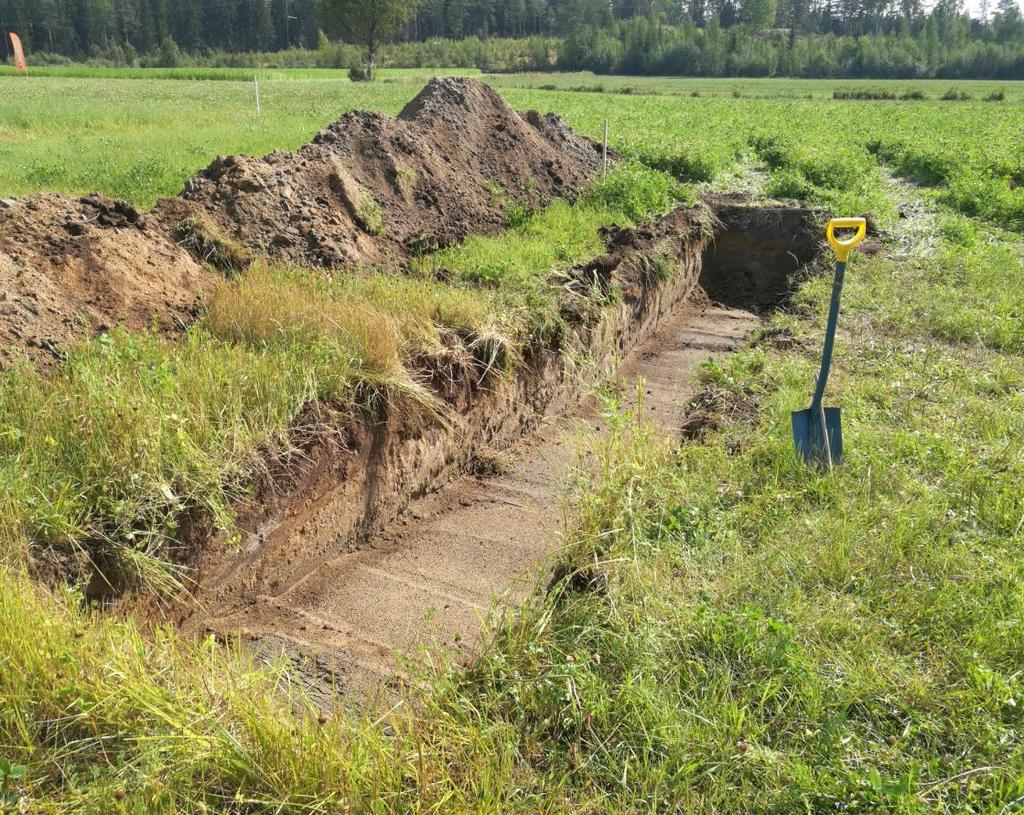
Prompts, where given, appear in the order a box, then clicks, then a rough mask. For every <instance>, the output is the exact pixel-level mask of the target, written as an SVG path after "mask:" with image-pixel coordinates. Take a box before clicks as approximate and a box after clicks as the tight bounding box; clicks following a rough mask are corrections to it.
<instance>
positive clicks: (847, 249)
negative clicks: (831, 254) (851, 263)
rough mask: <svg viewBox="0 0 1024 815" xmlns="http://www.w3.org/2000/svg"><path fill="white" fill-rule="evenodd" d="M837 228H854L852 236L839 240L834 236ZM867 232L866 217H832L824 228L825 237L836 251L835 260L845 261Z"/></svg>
mask: <svg viewBox="0 0 1024 815" xmlns="http://www.w3.org/2000/svg"><path fill="white" fill-rule="evenodd" d="M837 229H856V230H857V231H856V233H854V235H853V237H850V238H846V239H845V240H840V239H839V238H837V237H836V230H837ZM867 234H868V222H867V219H866V218H833V219H832V220H831V221H829V222H828V229H826V230H825V237H827V238H828V242H829V243H830V244H831V245H832V248H833V249H834V250H835V253H836V260H838V261H839V262H840V263H846V261H847V260H849V259H850V253H851V252H852V251H853V250H854V249H855V248H856V247H857V244H859V243H860V242H861V241H862V240H864V237H865V236H866V235H867Z"/></svg>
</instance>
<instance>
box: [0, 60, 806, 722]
mask: <svg viewBox="0 0 1024 815" xmlns="http://www.w3.org/2000/svg"><path fill="white" fill-rule="evenodd" d="M602 163H603V162H602V157H601V149H600V146H599V145H597V144H595V143H594V142H592V141H589V140H587V139H585V138H582V137H579V136H577V135H576V134H574V133H573V132H572V131H571V130H570V129H569V128H568V127H567V126H565V125H564V124H563V123H562V122H561V121H560V120H559V119H558V118H557V117H556V116H553V115H550V114H549V115H546V116H540V115H538V114H536V113H527V114H519V113H516V112H515V111H513V110H512V109H511V108H509V107H508V105H507V104H506V103H505V102H504V100H503V99H502V98H501V97H500V96H499V95H498V94H497V93H495V92H494V91H493V90H492V89H490V88H488V87H486V86H485V85H482V84H481V83H479V82H476V81H474V80H468V79H453V78H439V79H435V80H433V81H431V82H430V84H428V85H427V87H425V88H424V89H423V91H422V92H421V93H420V94H419V95H418V96H417V97H416V98H415V99H414V100H413V101H412V102H410V104H409V105H408V106H407V107H406V108H405V110H403V111H402V113H401V114H399V116H398V117H396V118H391V117H387V116H383V115H381V114H376V113H360V112H352V113H348V114H345V115H344V116H342V117H341V118H340V119H339V120H338V121H337V122H335V123H334V124H332V125H330V126H329V127H327V128H325V129H324V130H322V131H321V132H320V133H319V134H317V136H316V137H315V138H314V139H313V140H312V141H311V142H310V143H309V144H307V145H305V146H304V147H302V148H301V149H300V150H298V151H296V152H295V153H272V154H270V155H268V156H264V157H263V158H251V157H246V156H235V157H229V158H218V159H217V160H216V161H214V162H213V163H212V164H211V165H210V166H209V167H208V168H207V169H206V170H204V171H203V172H202V173H200V174H199V175H197V176H196V177H195V178H193V179H191V180H190V181H189V182H188V183H187V184H186V186H185V189H184V190H183V192H182V193H181V195H179V196H177V197H175V198H171V199H164V200H163V201H161V202H159V203H158V204H157V206H156V207H155V208H154V209H153V210H152V211H151V212H149V213H144V214H143V213H138V212H135V211H134V210H133V209H132V208H131V207H129V206H128V205H126V204H124V203H122V202H116V201H110V200H107V199H103V198H101V197H98V196H89V197H86V198H81V199H69V198H65V197H62V196H56V195H38V196H32V197H29V198H26V199H11V200H0V367H2V366H4V365H5V364H6V363H7V362H9V361H11V360H14V359H16V358H19V357H25V356H27V357H28V358H29V359H31V360H33V361H34V362H35V363H36V364H37V365H40V366H42V367H46V366H49V365H53V364H56V363H57V362H58V361H59V360H60V359H61V357H62V356H63V354H65V353H66V351H67V349H68V348H70V347H72V346H73V345H74V343H76V342H78V341H79V340H80V339H81V338H82V337H84V336H94V335H96V334H99V333H102V332H104V331H108V330H110V329H111V328H112V327H114V326H116V325H123V326H125V327H127V328H129V329H133V330H145V329H147V328H150V327H154V326H155V327H156V328H157V329H158V330H160V331H161V332H162V333H164V334H166V335H167V336H168V337H169V338H171V339H174V338H176V337H178V336H180V334H181V332H182V330H184V328H186V327H187V326H188V324H189V323H190V322H191V321H192V319H193V318H194V316H195V314H196V313H197V311H198V310H199V309H200V308H201V306H202V303H203V302H204V299H205V298H206V297H207V296H208V295H209V293H210V292H211V291H213V290H214V289H215V288H216V287H217V286H218V285H220V283H221V282H222V281H223V273H231V272H233V271H236V270H239V269H242V268H245V267H246V266H247V265H248V263H249V262H250V261H252V260H253V259H254V258H257V257H267V258H269V259H270V260H271V261H276V262H282V263H290V264H300V265H305V266H315V267H324V268H325V269H340V268H347V267H350V266H353V265H356V266H358V265H359V264H373V265H378V266H388V267H394V268H400V267H402V266H403V265H404V264H405V263H406V262H407V261H408V259H409V258H410V257H412V256H414V255H419V254H421V253H422V252H423V251H428V250H430V249H432V248H436V247H441V246H446V245H451V244H454V243H458V242H460V241H462V240H463V239H465V238H466V237H467V236H468V235H470V234H494V233H496V232H499V231H501V230H502V229H504V228H505V227H507V226H508V220H509V211H510V205H511V204H515V205H516V206H518V207H519V208H521V209H537V208H540V207H543V206H546V205H547V204H548V203H550V202H551V201H553V200H555V199H559V198H571V197H572V196H573V194H574V193H575V192H576V191H578V190H580V189H583V188H585V186H586V185H587V184H588V183H589V182H590V181H592V180H593V179H594V177H595V176H596V175H597V174H598V173H599V172H600V168H601V166H602ZM822 221H823V218H822V217H821V216H820V215H818V214H815V213H812V212H808V211H806V210H802V209H796V208H786V207H769V208H757V207H752V206H747V205H744V204H743V203H742V202H741V201H739V200H736V199H730V198H722V197H719V198H714V199H708V201H707V202H706V205H705V206H701V207H694V208H681V209H678V210H676V211H674V212H672V213H670V214H669V215H666V216H665V217H663V218H661V219H659V220H657V221H655V222H653V223H650V224H647V225H644V226H641V227H638V228H636V229H619V228H609V229H607V230H605V231H604V238H605V243H606V252H605V253H604V254H603V255H602V256H600V257H597V258H594V259H593V260H592V261H591V262H589V263H584V264H580V265H579V266H578V267H575V268H573V269H571V270H569V272H568V275H567V276H565V277H560V278H559V280H558V281H557V283H558V285H559V286H560V291H561V292H562V294H561V303H560V305H561V311H562V317H563V321H564V323H565V325H566V326H567V329H566V331H565V336H562V337H560V338H559V339H558V340H557V341H554V340H552V341H551V343H552V344H548V345H536V346H534V347H532V348H529V349H527V350H526V353H525V355H524V359H523V362H522V364H521V365H519V366H518V368H517V369H516V370H515V371H514V372H513V373H510V374H508V375H505V376H498V375H496V374H494V372H493V370H492V365H491V363H490V362H489V361H485V360H477V359H474V358H473V355H472V354H471V353H467V352H466V348H464V347H462V346H460V348H461V352H456V353H454V357H455V358H454V359H452V360H446V361H445V362H444V364H445V368H444V370H431V369H430V365H431V364H437V361H436V360H435V361H433V362H431V361H430V360H427V361H425V362H424V364H423V366H421V367H424V370H419V371H417V374H418V375H420V378H421V379H422V380H423V381H424V382H425V384H426V385H427V386H428V387H431V388H433V389H434V391H435V393H436V395H437V396H438V398H439V399H440V400H441V401H443V402H444V403H445V404H446V406H447V408H448V413H449V415H448V417H447V421H445V422H438V421H437V419H436V417H434V416H425V415H422V414H412V415H410V414H409V413H407V412H402V411H400V410H394V409H392V408H391V407H390V406H388V405H379V406H378V407H377V408H375V412H373V413H368V412H367V411H365V410H364V411H362V412H354V411H353V410H352V406H351V405H344V406H339V405H332V404H320V403H318V404H311V405H309V406H307V409H306V411H305V413H304V414H303V415H302V416H300V417H299V418H298V419H297V420H296V421H295V424H294V428H293V438H292V441H293V444H294V446H295V450H296V452H295V453H294V454H293V455H291V456H289V457H288V458H286V459H285V460H278V459H275V460H274V461H273V462H272V463H268V465H267V467H268V469H267V471H266V472H264V473H262V475H260V476H259V479H258V481H257V483H255V484H254V485H253V490H252V498H251V499H250V500H249V502H248V503H247V504H246V505H243V506H239V507H237V508H236V509H237V513H238V525H237V529H236V530H235V532H233V533H232V535H231V536H230V538H229V537H227V536H226V535H224V534H222V533H219V532H217V531H216V530H215V528H214V525H213V522H212V519H211V518H209V517H207V516H206V515H204V514H203V513H202V512H199V511H196V512H194V513H192V514H191V515H189V516H187V517H184V518H181V519H180V523H179V524H178V525H177V533H176V534H177V535H178V539H177V546H178V549H177V551H173V552H169V553H168V554H169V555H170V556H172V557H176V558H177V559H179V560H181V561H184V562H185V563H187V564H188V565H189V566H191V567H193V568H192V570H191V572H190V574H192V575H193V576H194V578H195V586H194V589H193V591H192V592H191V593H190V595H189V597H188V598H187V600H183V601H182V602H181V603H180V604H176V605H175V606H174V607H173V608H172V609H171V610H170V611H169V610H168V609H167V608H165V607H163V606H161V607H160V608H159V609H151V608H145V607H144V606H145V604H146V603H147V602H149V601H147V600H145V599H142V600H135V601H134V602H136V603H138V604H140V607H139V608H137V610H138V611H140V612H144V613H145V612H150V611H151V612H153V613H154V614H161V615H165V616H170V617H171V618H172V619H174V620H175V621H176V622H178V623H179V624H180V625H181V626H182V627H183V628H184V629H185V630H191V631H210V632H214V633H216V634H218V635H221V636H225V637H229V636H235V635H241V636H242V637H244V638H246V639H248V640H249V641H251V642H253V643H256V644H257V645H258V647H259V649H261V650H262V651H264V652H268V653H271V652H278V651H280V650H282V649H283V650H285V651H286V652H288V653H290V654H292V655H293V656H294V658H295V659H296V662H297V664H299V665H300V666H302V667H303V670H302V671H301V675H303V676H304V677H306V678H307V679H308V680H309V683H310V687H311V689H312V690H313V691H314V692H315V693H317V694H321V695H322V696H323V698H324V701H325V703H329V702H330V700H331V699H332V698H333V693H334V688H335V687H336V686H337V685H341V686H344V687H345V688H347V689H349V690H351V691H355V692H358V693H361V694H365V693H372V690H373V689H374V688H376V687H379V686H380V685H381V681H382V680H389V679H391V678H393V677H394V676H395V656H396V654H406V655H408V654H411V653H414V652H416V651H417V649H418V648H419V646H420V645H422V644H428V645H429V644H433V645H436V646H440V647H443V648H452V649H455V650H456V651H457V652H459V653H461V654H468V653H470V652H471V651H472V649H473V647H474V645H475V643H476V642H477V640H478V636H479V633H480V630H481V626H480V616H481V615H482V614H483V613H484V611H485V610H486V609H487V608H488V607H489V606H490V605H491V603H492V601H493V600H494V598H496V597H506V598H512V599H513V600H514V599H515V598H516V597H517V596H519V595H520V593H521V592H522V591H524V590H526V589H527V588H528V587H529V586H532V585H534V584H535V577H536V573H535V569H536V567H537V564H539V563H540V562H542V561H543V560H544V559H545V558H547V557H548V556H550V555H551V554H552V553H553V552H554V551H556V550H557V546H558V534H559V527H560V521H561V514H560V509H559V506H560V502H559V499H560V496H561V494H562V485H563V483H564V481H565V478H566V475H567V473H568V471H569V468H570V464H571V462H572V460H573V451H574V444H573V442H572V439H573V436H574V431H573V426H574V424H578V423H581V422H582V423H584V424H591V425H592V424H593V422H594V421H595V420H594V415H593V406H592V405H590V404H589V403H588V401H587V398H586V395H587V393H588V386H589V384H590V383H591V382H593V381H594V379H595V378H596V377H597V376H601V375H603V374H604V373H606V372H607V371H609V370H611V369H613V368H616V367H617V369H618V371H619V376H620V378H621V379H622V381H623V382H628V381H633V380H635V379H636V378H637V377H643V378H644V379H645V380H646V381H647V383H648V393H647V397H646V399H645V402H644V404H645V409H646V410H647V411H648V412H649V415H650V416H651V418H652V419H653V420H654V421H655V422H656V423H658V424H659V425H661V426H662V427H664V428H665V429H666V430H669V431H670V432H673V431H677V430H678V429H679V427H680V424H681V422H682V419H683V415H684V413H685V410H686V407H685V405H686V402H687V400H688V399H689V398H690V397H691V396H692V394H693V392H694V389H695V382H696V371H697V368H698V366H699V365H700V363H701V362H702V361H704V360H705V359H707V357H708V356H713V355H715V354H721V353H725V352H727V351H728V350H730V349H732V348H734V347H735V346H736V345H737V344H738V343H739V342H741V341H742V339H743V338H744V337H745V336H746V335H747V333H748V332H749V331H750V330H751V329H752V328H753V327H754V326H755V325H756V324H757V322H758V320H759V315H760V314H763V313H764V312H766V311H768V310H770V309H772V308H775V307H777V306H778V305H779V304H780V303H783V302H784V301H785V299H786V297H787V296H788V294H789V293H790V292H791V290H792V287H793V286H794V284H795V281H796V279H797V278H798V275H799V272H800V270H801V269H802V268H803V267H804V266H805V265H806V264H807V263H809V262H810V261H811V260H813V258H814V257H815V256H816V255H817V254H818V252H819V249H820V245H819V240H818V235H819V234H820V233H821V227H822V225H823V224H822ZM460 353H461V355H460ZM413 367H415V365H414V366H413ZM597 432H600V430H599V429H598V430H597ZM496 457H500V458H501V460H502V461H503V462H505V464H503V466H501V467H498V468H495V467H493V466H490V467H489V466H486V462H487V461H491V462H492V464H493V462H494V461H495V460H496ZM488 471H489V472H490V476H491V477H489V478H485V477H484V474H485V473H486V472H488ZM474 472H476V473H479V474H480V475H472V473H474ZM97 560H98V559H97ZM101 570H103V569H101ZM104 571H105V570H104ZM109 577H114V579H108V578H109ZM115 582H116V576H112V575H102V576H100V577H98V578H97V579H96V580H94V581H93V586H92V587H91V593H93V594H96V595H98V596H106V595H107V594H108V593H109V591H110V590H111V588H116V587H114V586H112V583H115ZM115 593H116V592H115Z"/></svg>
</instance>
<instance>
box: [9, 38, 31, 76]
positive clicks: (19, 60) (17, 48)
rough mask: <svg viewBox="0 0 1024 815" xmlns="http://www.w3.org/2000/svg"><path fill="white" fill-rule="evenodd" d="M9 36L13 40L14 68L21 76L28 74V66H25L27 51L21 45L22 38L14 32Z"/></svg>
mask: <svg viewBox="0 0 1024 815" xmlns="http://www.w3.org/2000/svg"><path fill="white" fill-rule="evenodd" d="M9 36H10V38H11V48H12V49H13V50H14V67H15V68H16V69H17V71H18V73H19V74H23V73H26V72H27V71H28V65H26V64H25V49H24V48H23V47H22V45H21V37H19V36H18V35H17V34H15V33H14V32H13V31H12V32H10V35H9Z"/></svg>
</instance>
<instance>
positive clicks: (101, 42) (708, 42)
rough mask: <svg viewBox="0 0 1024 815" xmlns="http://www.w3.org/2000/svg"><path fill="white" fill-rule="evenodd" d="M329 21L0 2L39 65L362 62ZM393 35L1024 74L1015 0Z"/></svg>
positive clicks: (407, 29) (509, 16)
mask: <svg viewBox="0 0 1024 815" xmlns="http://www.w3.org/2000/svg"><path fill="white" fill-rule="evenodd" d="M327 22H328V21H327V18H326V16H325V14H324V12H323V10H322V9H321V6H320V3H319V2H318V0H0V30H4V31H16V32H17V33H18V34H19V35H20V36H21V37H22V39H23V40H24V41H25V44H26V47H27V49H28V51H29V53H30V61H31V62H34V63H35V64H59V63H61V62H91V63H94V64H107V65H140V66H162V67H173V66H178V65H210V66H238V67H250V66H251V67H337V68H348V67H353V66H356V65H358V64H359V63H360V61H361V59H362V51H361V50H360V47H359V45H358V44H356V43H352V42H346V41H345V39H344V37H343V36H340V34H339V32H335V31H332V30H331V26H330V25H328V24H327ZM325 29H326V30H327V31H328V33H327V34H325V33H324V32H325ZM394 40H395V41H394V42H393V43H391V44H389V45H388V46H386V47H385V48H384V50H383V51H382V57H383V61H384V64H390V65H393V66H395V67H424V66H433V67H474V68H481V69H483V70H490V71H516V70H592V71H594V72H596V73H606V74H607V73H619V74H652V75H670V76H671V75H678V76H798V77H815V78H826V77H846V78H856V77H865V78H899V79H912V78H928V77H938V78H951V79H983V78H987V79H1024V17H1022V15H1021V11H1020V8H1019V6H1018V4H1017V0H998V3H997V4H995V5H985V6H983V7H982V9H981V13H980V14H979V15H977V16H976V17H971V16H970V15H968V14H967V13H966V12H965V10H964V8H963V6H962V5H961V4H960V3H959V2H958V0H939V2H938V3H937V4H935V5H934V6H933V7H932V8H931V9H926V8H925V7H924V5H923V3H922V2H921V0H611V2H609V0H504V2H502V1H501V0H422V2H421V3H419V5H418V8H417V11H416V13H415V14H414V15H413V16H412V18H411V20H410V22H409V23H408V24H406V25H405V26H403V27H402V28H401V29H400V30H399V31H398V32H397V33H396V34H395V36H394ZM4 47H5V48H6V47H7V46H6V43H5V46H4ZM0 56H6V54H0Z"/></svg>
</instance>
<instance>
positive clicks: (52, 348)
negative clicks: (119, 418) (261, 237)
mask: <svg viewBox="0 0 1024 815" xmlns="http://www.w3.org/2000/svg"><path fill="white" fill-rule="evenodd" d="M218 279H219V276H218V275H216V274H214V273H213V272H212V271H211V270H210V269H208V268H207V267H205V266H204V265H202V264H200V263H198V262H197V261H196V260H195V259H194V258H193V257H192V256H191V255H189V254H188V253H187V252H185V251H184V250H182V248H181V247H180V246H178V245H177V244H176V243H174V241H172V240H171V239H170V238H169V237H168V236H166V235H165V234H164V233H163V231H162V230H161V229H160V228H159V226H158V225H156V224H154V223H153V222H152V221H151V219H149V218H148V217H147V216H142V215H139V213H137V212H135V211H134V210H133V209H132V208H131V207H129V206H128V205H127V204H124V203H121V202H118V201H112V200H110V199H107V198H102V197H100V196H95V195H94V196H89V197H86V198H78V199H75V198H66V197H64V196H60V195H35V196H32V197H30V198H23V199H15V200H6V201H0V365H3V364H5V363H8V362H10V361H11V359H12V358H13V357H14V356H16V355H19V354H21V353H24V354H25V355H27V356H28V357H29V358H30V359H32V360H34V361H36V362H41V363H46V362H51V361H53V359H54V358H55V356H56V355H57V354H58V353H59V352H60V351H61V350H62V349H66V348H67V347H68V346H69V345H71V344H72V343H73V342H74V340H76V339H77V338H79V337H81V336H82V335H83V334H98V333H101V332H103V331H108V330H110V329H111V328H113V327H115V326H117V325H122V324H123V325H125V326H126V327H128V328H130V329H136V330H143V329H146V328H149V327H150V326H156V327H157V328H158V329H159V330H161V331H166V332H177V331H178V330H179V329H180V327H181V326H182V325H185V324H187V323H188V322H190V321H191V319H192V317H193V315H194V314H195V312H196V310H197V309H198V307H199V303H200V301H201V299H202V297H203V295H204V294H206V293H207V292H209V291H210V290H211V289H212V288H213V286H215V285H216V283H217V281H218Z"/></svg>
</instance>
